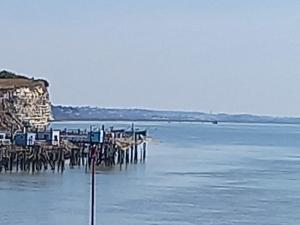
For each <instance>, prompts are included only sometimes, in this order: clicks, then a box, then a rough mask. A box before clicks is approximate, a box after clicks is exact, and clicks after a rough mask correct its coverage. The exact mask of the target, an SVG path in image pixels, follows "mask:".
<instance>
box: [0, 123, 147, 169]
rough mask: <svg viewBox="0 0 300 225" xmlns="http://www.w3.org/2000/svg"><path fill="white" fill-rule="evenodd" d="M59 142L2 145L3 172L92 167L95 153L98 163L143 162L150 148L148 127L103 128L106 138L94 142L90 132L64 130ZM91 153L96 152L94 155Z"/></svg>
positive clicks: (0, 164) (106, 165)
mask: <svg viewBox="0 0 300 225" xmlns="http://www.w3.org/2000/svg"><path fill="white" fill-rule="evenodd" d="M61 134H62V137H61V140H60V143H59V145H50V144H46V143H40V142H38V143H36V144H34V145H32V146H17V145H14V144H10V145H3V144H2V145H0V173H1V172H28V173H37V172H41V171H46V170H52V171H53V172H54V171H57V172H60V173H63V172H64V170H65V169H66V168H71V169H72V168H74V167H83V168H84V169H85V171H89V170H90V169H91V166H92V159H93V157H95V164H96V167H99V168H111V167H114V166H116V165H119V166H120V167H121V168H122V165H128V164H131V163H132V164H137V163H139V162H141V163H144V162H145V160H146V152H147V140H146V137H147V131H145V130H143V131H140V130H134V128H133V129H132V130H131V131H125V130H113V129H110V130H108V131H106V130H104V127H102V133H101V134H103V140H102V141H101V142H99V143H97V142H93V140H92V138H89V136H88V134H87V132H84V131H80V130H78V133H77V134H75V133H72V134H71V133H70V132H67V131H66V130H64V131H61ZM92 154H95V155H94V156H93V155H92Z"/></svg>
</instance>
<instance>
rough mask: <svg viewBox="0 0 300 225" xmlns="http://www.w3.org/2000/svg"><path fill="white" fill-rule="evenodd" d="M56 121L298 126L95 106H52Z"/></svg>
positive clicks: (274, 119)
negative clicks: (226, 123) (229, 123)
mask: <svg viewBox="0 0 300 225" xmlns="http://www.w3.org/2000/svg"><path fill="white" fill-rule="evenodd" d="M52 113H53V116H54V119H55V120H75V121H77V120H81V121H83V120H86V121H91V120H96V121H97V120H99V121H101V120H104V121H105V120H112V121H116V120H118V121H182V122H184V121H186V122H188V121H190V122H214V123H216V122H233V123H282V124H300V118H290V117H271V116H256V115H248V114H239V115H229V114H223V113H221V114H209V113H203V112H184V111H158V110H146V109H115V108H98V107H72V106H52Z"/></svg>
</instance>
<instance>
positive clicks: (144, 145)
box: [143, 142, 147, 162]
mask: <svg viewBox="0 0 300 225" xmlns="http://www.w3.org/2000/svg"><path fill="white" fill-rule="evenodd" d="M146 150H147V143H146V142H144V144H143V162H145V160H146Z"/></svg>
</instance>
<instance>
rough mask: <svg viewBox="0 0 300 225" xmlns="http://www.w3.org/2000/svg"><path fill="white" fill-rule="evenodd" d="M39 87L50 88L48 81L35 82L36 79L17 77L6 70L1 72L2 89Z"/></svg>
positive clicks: (0, 82) (39, 80) (0, 83)
mask: <svg viewBox="0 0 300 225" xmlns="http://www.w3.org/2000/svg"><path fill="white" fill-rule="evenodd" d="M37 85H43V86H44V87H46V88H47V87H48V86H49V83H48V82H47V81H46V80H41V79H37V80H35V79H34V78H28V77H26V76H22V75H17V74H15V73H12V72H9V71H6V70H2V71H0V89H13V88H18V87H35V86H37Z"/></svg>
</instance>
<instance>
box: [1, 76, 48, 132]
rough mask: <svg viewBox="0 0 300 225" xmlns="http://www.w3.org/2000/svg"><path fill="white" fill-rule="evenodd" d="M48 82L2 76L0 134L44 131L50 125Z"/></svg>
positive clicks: (22, 77)
mask: <svg viewBox="0 0 300 225" xmlns="http://www.w3.org/2000/svg"><path fill="white" fill-rule="evenodd" d="M47 88H48V82H47V81H45V80H35V79H29V78H27V77H24V76H19V75H16V74H13V73H11V72H7V71H1V72H0V130H3V131H11V129H13V131H16V130H23V129H24V128H25V127H26V128H27V129H28V130H43V129H45V128H47V126H48V125H49V121H50V120H51V119H52V116H51V103H50V100H49V93H48V89H47Z"/></svg>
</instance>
